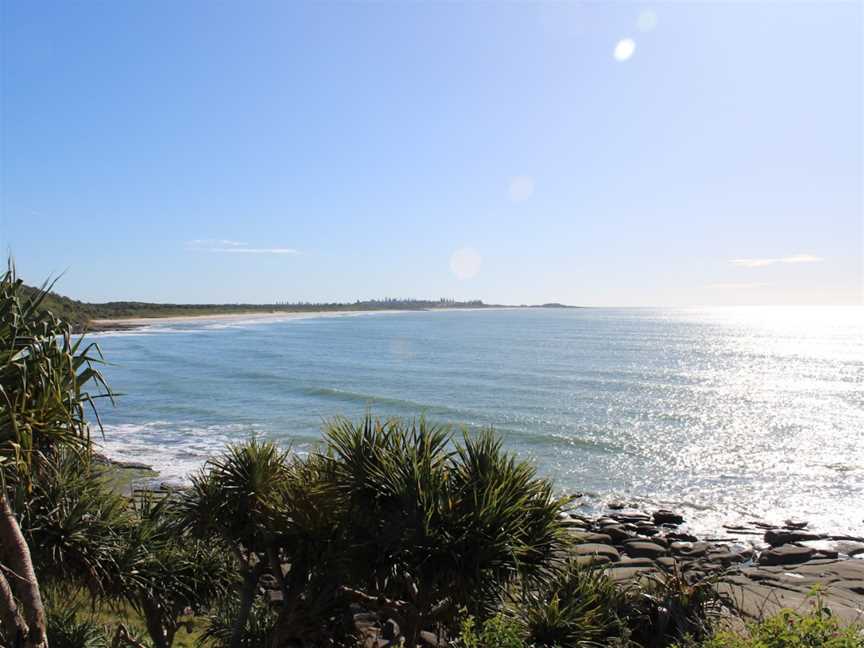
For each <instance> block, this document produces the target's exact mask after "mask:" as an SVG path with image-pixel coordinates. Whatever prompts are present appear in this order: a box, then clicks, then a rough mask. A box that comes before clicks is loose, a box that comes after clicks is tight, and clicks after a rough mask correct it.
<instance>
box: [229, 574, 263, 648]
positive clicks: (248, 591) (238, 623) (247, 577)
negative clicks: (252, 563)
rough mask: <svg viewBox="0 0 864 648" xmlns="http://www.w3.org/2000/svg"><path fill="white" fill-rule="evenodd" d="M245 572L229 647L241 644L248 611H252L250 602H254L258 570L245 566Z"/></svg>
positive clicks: (247, 619) (237, 646) (235, 647)
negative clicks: (238, 608)
mask: <svg viewBox="0 0 864 648" xmlns="http://www.w3.org/2000/svg"><path fill="white" fill-rule="evenodd" d="M245 572H246V573H245V574H243V589H242V590H241V592H240V610H239V611H238V613H237V618H236V619H235V620H234V627H233V628H232V629H231V648H240V646H241V645H242V642H243V631H244V630H245V629H246V622H247V621H249V613H250V612H251V611H252V604H253V603H254V602H255V594H256V590H257V589H258V570H257V569H255V568H254V567H247V568H246V570H245Z"/></svg>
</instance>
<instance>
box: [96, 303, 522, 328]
mask: <svg viewBox="0 0 864 648" xmlns="http://www.w3.org/2000/svg"><path fill="white" fill-rule="evenodd" d="M529 308H532V307H526V306H488V307H484V308H476V307H474V308H422V309H404V308H402V309H396V308H394V309H389V308H380V309H357V310H317V311H246V312H242V313H212V314H209V313H208V314H204V315H166V316H165V317H115V318H109V319H95V320H91V321H90V323H89V326H88V328H87V331H88V332H90V333H104V332H110V331H126V330H134V329H140V328H145V327H149V326H154V325H158V324H185V323H190V322H214V323H219V322H236V321H249V320H253V321H257V320H260V321H261V322H267V321H278V320H286V321H287V320H299V319H314V318H318V317H352V316H359V315H367V314H369V315H381V314H391V313H392V314H405V313H445V312H451V311H459V312H474V311H502V310H527V309H529Z"/></svg>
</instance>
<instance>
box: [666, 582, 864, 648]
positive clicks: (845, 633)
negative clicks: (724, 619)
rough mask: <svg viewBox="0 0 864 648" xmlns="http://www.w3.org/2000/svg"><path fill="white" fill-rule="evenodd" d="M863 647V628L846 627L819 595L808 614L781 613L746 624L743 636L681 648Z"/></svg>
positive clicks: (723, 635) (720, 635)
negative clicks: (832, 613) (823, 603)
mask: <svg viewBox="0 0 864 648" xmlns="http://www.w3.org/2000/svg"><path fill="white" fill-rule="evenodd" d="M697 646H698V648H815V647H817V646H819V647H821V648H864V627H862V626H849V627H844V626H843V625H841V624H840V622H839V621H838V620H837V619H836V618H835V617H834V616H832V615H831V610H830V609H828V608H826V607H825V606H824V605H822V601H821V599H820V597H819V596H818V594H817V595H816V596H815V597H814V605H813V608H812V609H811V610H810V611H809V612H807V613H804V614H802V613H799V612H795V611H793V610H782V611H781V612H779V613H777V614H776V615H774V616H772V617H770V618H768V619H765V620H764V621H761V622H758V623H751V624H748V625H747V629H746V631H745V632H744V633H743V634H739V633H734V632H728V631H727V632H720V633H718V634H717V635H715V636H714V637H712V638H710V639H708V640H706V641H704V642H702V643H696V642H687V643H684V644H681V647H680V648H695V647H697Z"/></svg>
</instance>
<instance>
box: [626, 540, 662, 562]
mask: <svg viewBox="0 0 864 648" xmlns="http://www.w3.org/2000/svg"><path fill="white" fill-rule="evenodd" d="M624 551H625V553H626V554H627V555H628V556H630V557H631V558H651V559H654V558H659V557H660V556H665V555H666V553H667V551H666V549H665V548H664V547H661V546H660V545H658V544H655V543H653V542H647V541H645V540H627V541H626V542H625V543H624Z"/></svg>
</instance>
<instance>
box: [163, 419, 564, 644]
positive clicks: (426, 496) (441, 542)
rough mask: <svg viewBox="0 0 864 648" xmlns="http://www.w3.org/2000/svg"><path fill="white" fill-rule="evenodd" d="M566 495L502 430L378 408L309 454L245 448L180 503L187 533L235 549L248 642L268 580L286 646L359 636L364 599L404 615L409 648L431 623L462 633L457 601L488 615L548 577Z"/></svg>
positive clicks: (236, 637) (331, 433) (212, 466)
mask: <svg viewBox="0 0 864 648" xmlns="http://www.w3.org/2000/svg"><path fill="white" fill-rule="evenodd" d="M563 502H564V500H561V499H558V498H556V497H555V496H554V494H553V490H552V486H551V484H550V483H549V482H548V481H546V480H543V479H540V478H538V477H537V476H536V474H535V470H534V468H533V467H532V466H531V465H530V464H529V463H527V462H522V461H518V460H517V459H516V458H515V457H514V456H513V455H510V454H508V453H506V452H504V451H503V449H502V446H501V441H500V440H499V439H497V438H496V437H495V436H494V435H493V434H492V433H491V432H483V433H480V434H478V435H477V436H474V437H472V436H469V435H467V434H466V435H463V437H462V438H461V439H459V440H456V439H454V438H453V436H452V434H451V433H450V431H449V430H448V429H447V428H445V427H440V426H435V425H430V424H428V423H426V421H423V420H421V421H419V422H416V423H410V424H409V423H405V422H403V421H399V420H389V421H380V420H377V419H373V418H372V417H371V416H367V417H366V418H365V419H364V420H363V421H361V422H360V423H359V424H354V423H352V422H350V421H347V420H338V421H336V422H335V423H334V424H332V425H331V426H330V427H329V428H328V429H327V430H326V432H325V445H324V447H323V449H322V450H321V451H320V452H317V453H313V454H312V455H310V456H309V457H307V458H304V459H301V458H298V457H296V456H294V455H291V454H288V453H285V452H282V451H280V450H278V449H277V448H276V446H275V445H273V444H272V443H267V442H259V441H254V440H253V441H250V442H248V443H245V444H241V445H238V446H232V447H230V448H229V450H228V451H227V452H226V454H225V455H224V456H223V457H220V458H217V459H215V460H213V461H211V462H210V463H209V464H208V465H207V466H206V467H205V469H204V470H203V471H202V472H201V473H200V474H199V475H198V476H196V477H195V479H194V480H193V487H192V489H191V490H190V491H189V492H188V493H187V494H185V495H184V497H183V500H182V502H181V503H180V505H179V507H180V509H181V510H182V511H183V516H184V519H185V521H186V528H188V529H190V530H192V531H193V532H194V533H196V534H198V535H199V536H200V537H209V538H212V539H218V540H219V542H221V543H223V544H224V546H225V550H226V551H227V552H230V553H231V554H232V555H234V556H235V557H236V564H237V565H238V577H239V579H240V580H241V581H242V583H243V585H242V587H241V588H240V591H239V592H238V593H237V599H236V610H237V616H236V619H235V623H234V625H233V630H232V633H233V638H232V640H231V641H230V643H229V645H230V646H232V647H234V648H237V647H239V646H240V645H241V637H242V633H243V629H244V628H245V627H246V625H247V619H248V617H249V614H250V612H251V610H252V606H253V603H254V600H255V598H256V596H257V594H256V593H257V592H258V589H259V583H260V581H261V579H262V577H264V576H265V575H266V576H268V577H270V578H272V579H273V580H274V581H275V583H276V585H277V587H278V590H279V591H280V593H281V604H280V607H281V610H280V615H279V621H278V623H277V631H276V634H277V635H278V637H279V639H278V640H277V641H281V640H287V639H291V640H298V639H299V640H307V641H324V640H327V641H329V640H332V639H334V637H336V638H338V635H339V633H340V630H339V629H340V628H342V630H341V631H342V632H347V633H350V632H352V631H353V627H350V624H348V626H347V627H346V623H345V621H344V617H345V613H346V611H347V610H348V606H349V604H351V603H354V604H359V605H362V606H364V607H365V608H367V609H369V610H372V611H374V612H380V613H381V614H382V615H384V616H385V618H391V619H394V620H395V621H396V623H397V624H398V625H399V628H400V631H401V634H402V635H403V636H404V637H405V638H406V640H407V645H413V643H412V642H415V643H416V641H417V639H418V636H419V632H420V631H421V630H425V629H435V630H440V629H442V628H450V630H451V631H453V632H455V631H456V627H455V626H456V618H457V612H458V610H460V609H466V610H467V611H468V612H470V613H472V614H477V615H479V616H480V617H484V618H485V617H486V616H488V615H491V614H494V612H495V610H497V609H498V607H499V606H500V604H501V602H502V600H503V599H504V598H505V596H506V594H507V591H508V588H509V587H510V586H511V585H513V584H514V583H515V582H516V581H517V580H518V581H520V582H521V583H523V584H524V585H526V586H527V585H529V584H531V583H537V582H540V581H541V580H542V579H543V577H544V576H545V575H547V574H548V573H549V571H550V569H551V568H552V567H553V565H554V564H555V562H556V559H557V558H556V557H557V556H559V555H560V554H561V549H562V547H563V546H564V533H563V529H562V528H561V526H560V523H559V521H558V512H559V510H560V507H561V505H562V504H563ZM289 564H290V569H289V568H288V567H287V565H289Z"/></svg>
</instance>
